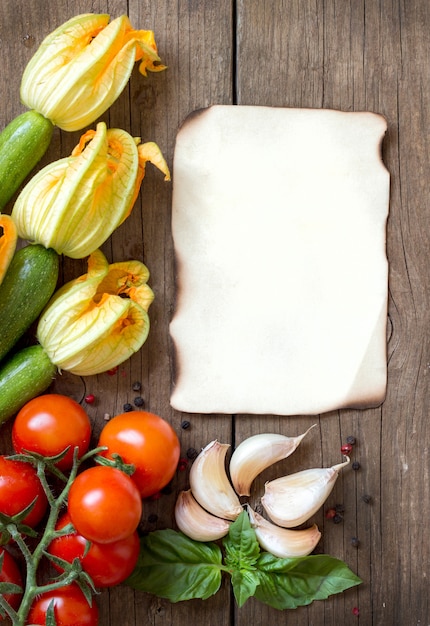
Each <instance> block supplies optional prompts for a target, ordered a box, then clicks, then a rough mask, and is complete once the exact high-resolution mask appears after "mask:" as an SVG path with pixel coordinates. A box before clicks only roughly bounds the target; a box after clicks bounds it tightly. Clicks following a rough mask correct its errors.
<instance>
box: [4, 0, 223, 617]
mask: <svg viewBox="0 0 430 626" xmlns="http://www.w3.org/2000/svg"><path fill="white" fill-rule="evenodd" d="M45 9H46V7H45V6H44V4H43V2H41V1H40V0H29V1H28V2H27V1H26V2H18V3H15V2H9V1H6V2H4V3H2V7H1V9H0V40H1V49H2V53H3V57H4V59H5V63H4V68H3V70H2V73H1V77H0V93H1V94H2V102H3V103H4V105H3V106H2V107H1V110H0V124H1V126H4V125H5V124H6V123H7V122H8V121H9V120H10V119H12V118H13V116H14V115H16V114H17V113H19V112H21V110H23V107H22V105H21V104H20V102H19V77H20V74H21V72H22V70H23V69H24V67H25V65H26V63H27V61H28V60H29V58H30V56H31V55H32V54H33V52H34V51H35V50H36V47H37V46H38V45H39V44H40V42H41V40H42V38H43V37H44V36H45V35H46V34H47V33H48V32H49V31H51V30H52V29H53V28H54V27H56V26H57V25H59V24H61V23H62V22H64V21H65V20H66V19H68V18H70V17H72V16H73V15H76V14H78V13H84V12H88V11H92V12H96V13H104V12H106V13H109V14H110V15H111V16H112V17H117V16H119V15H121V14H122V13H127V14H128V15H129V17H130V20H131V22H132V24H133V26H134V27H139V28H144V29H151V30H154V32H155V37H156V41H157V45H158V48H159V53H160V56H161V58H162V60H163V62H164V63H165V64H166V65H167V66H168V69H167V70H166V71H165V72H164V73H162V74H151V73H149V75H148V77H147V78H143V77H142V76H140V75H139V73H138V71H137V67H136V69H135V71H134V73H133V76H132V78H131V81H130V84H129V86H128V87H127V88H126V90H125V92H124V93H123V94H122V96H121V97H120V98H119V99H118V101H117V102H116V103H115V104H114V105H113V106H112V107H111V109H110V110H109V112H107V113H106V114H105V115H103V117H102V119H103V120H105V121H106V122H107V124H108V126H110V127H120V128H124V129H125V130H128V131H129V132H130V133H131V134H133V135H134V136H140V137H142V141H148V140H149V141H156V142H157V143H158V144H159V146H160V148H161V149H162V151H163V154H164V155H165V157H166V159H167V161H168V163H169V166H170V167H172V157H173V148H174V142H175V137H176V132H177V129H178V127H179V125H180V124H181V123H182V121H183V120H184V118H185V117H186V116H187V115H188V114H189V113H190V112H191V111H193V110H194V109H198V108H201V107H204V106H207V105H208V104H210V103H212V102H220V103H223V102H227V103H231V102H232V99H233V96H232V90H233V78H232V68H233V60H232V57H231V49H230V42H231V41H232V38H233V32H232V9H231V2H230V1H229V0H222V1H221V2H218V1H217V2H206V3H204V6H203V5H202V4H200V3H198V2H196V3H190V2H186V1H182V0H181V1H179V2H178V3H175V4H172V3H170V2H156V3H153V2H149V1H142V0H133V1H132V2H125V1H122V0H112V1H111V0H110V1H109V2H107V1H106V2H105V1H96V2H92V3H91V4H90V5H89V4H88V2H86V1H84V0H77V1H76V2H74V3H68V2H59V3H55V4H54V6H53V7H51V8H50V11H49V12H48V13H46V10H45ZM220 15H222V16H223V19H220ZM226 42H228V45H226ZM79 135H80V133H72V134H68V133H64V132H59V131H56V132H55V136H54V140H53V143H52V145H51V147H50V149H49V153H48V155H47V156H46V158H45V159H44V162H47V161H50V160H53V159H56V158H59V157H61V156H66V155H67V154H69V153H70V151H71V149H72V148H73V146H74V145H75V144H76V143H77V140H78V137H79ZM41 165H42V164H41ZM171 190H172V183H166V182H164V181H163V176H162V175H161V174H160V173H159V172H158V171H156V170H155V168H153V167H152V166H151V165H148V167H147V175H146V178H145V180H144V184H143V187H142V193H141V196H140V198H139V199H138V202H137V204H136V206H135V209H134V211H133V213H132V215H131V216H130V218H129V219H128V220H127V221H126V222H125V223H124V224H123V225H122V226H121V227H120V228H119V229H118V231H117V232H116V233H115V234H114V235H113V236H112V238H111V239H110V240H109V241H108V242H107V243H106V244H105V245H104V246H103V251H104V252H105V254H106V255H107V257H108V259H110V260H112V261H114V260H115V261H119V260H125V259H129V258H136V259H139V260H143V261H144V262H145V263H146V264H147V266H148V267H149V269H150V272H151V279H150V284H151V287H152V288H153V290H154V292H155V296H156V297H155V301H154V304H153V305H152V307H151V309H150V318H151V324H152V326H151V332H150V337H149V339H148V341H147V343H146V344H145V346H144V348H143V349H142V350H141V351H140V353H138V354H136V355H135V356H134V357H132V358H131V359H130V361H129V362H127V363H125V364H124V365H123V366H121V367H120V369H119V371H118V373H117V374H116V375H115V376H108V375H107V374H103V375H100V376H94V377H87V378H82V379H81V378H77V377H73V376H71V375H68V374H67V373H65V374H63V375H62V376H60V377H58V378H57V381H56V383H55V385H53V390H55V391H57V392H59V393H66V394H70V395H72V396H73V397H75V398H76V399H77V400H79V401H82V399H83V398H84V396H85V394H86V393H89V392H91V393H93V394H94V395H95V396H96V403H95V404H94V405H92V406H91V407H87V408H88V411H89V413H90V416H91V419H92V421H93V425H94V441H95V442H96V440H97V435H98V433H99V432H100V430H101V428H102V426H103V424H104V416H105V414H109V415H114V414H117V413H119V412H122V407H123V405H124V404H125V403H126V402H131V403H132V402H133V398H134V396H136V395H138V394H136V393H135V392H133V390H132V384H133V382H134V381H140V382H141V383H142V395H143V397H144V399H145V403H146V405H145V406H146V408H147V409H148V410H150V411H153V412H155V413H158V414H160V415H162V416H163V417H165V418H166V419H167V420H168V421H170V422H171V424H172V425H173V427H174V428H175V430H176V432H177V433H178V435H179V437H180V439H181V446H182V455H183V456H184V457H186V452H187V450H188V449H189V448H195V449H197V450H199V449H200V448H201V447H203V446H204V445H206V443H208V442H209V441H211V440H212V439H215V438H220V439H222V440H226V441H230V440H231V430H232V429H231V417H230V416H214V417H213V418H209V417H206V416H198V415H196V416H191V417H190V416H183V415H181V414H179V413H176V412H174V411H173V410H172V409H171V408H170V404H169V397H170V389H171V384H172V371H173V367H174V363H173V355H172V347H171V345H170V338H169V333H168V325H169V321H170V317H171V314H172V311H173V307H174V298H175V281H174V279H175V268H174V257H173V244H172V239H171V231H170V205H171ZM85 269H86V268H85V263H84V262H75V261H71V260H67V259H65V260H64V262H63V268H62V279H63V281H65V280H69V279H71V278H73V277H75V276H77V275H79V274H81V273H83V272H84V271H85ZM185 417H187V419H189V420H190V422H191V426H190V428H188V429H187V430H184V429H182V428H181V422H182V420H183V419H184V418H185ZM9 435H10V425H8V426H7V427H6V428H5V429H4V430H3V431H2V444H3V445H4V446H7V445H8V440H9ZM2 447H3V446H2ZM187 486H188V472H187V471H184V472H178V475H177V476H176V477H175V478H174V480H173V482H172V486H171V492H170V494H163V496H162V497H161V498H160V499H159V500H152V501H148V502H145V506H144V514H143V519H142V530H144V531H145V530H154V529H155V528H165V527H172V526H173V525H174V517H173V507H174V502H175V497H176V494H177V492H178V491H179V490H180V489H181V488H185V487H187ZM98 602H99V606H100V611H101V615H100V624H119V623H121V624H124V626H125V625H126V624H130V625H131V624H142V623H151V624H161V623H163V624H165V623H168V624H171V625H172V626H173V625H174V624H178V625H179V624H183V623H185V622H189V623H196V624H197V623H202V622H205V623H207V624H208V625H209V624H213V625H215V624H216V625H217V626H220V625H221V624H224V625H225V626H227V625H229V624H230V608H229V607H230V589H229V586H228V585H226V584H225V583H224V584H223V588H222V590H221V591H220V592H219V593H218V594H217V595H216V596H215V597H214V598H212V599H209V600H208V601H206V602H204V603H203V602H197V601H196V602H190V603H186V604H178V605H171V604H170V603H168V602H165V601H163V600H159V599H157V598H154V597H151V596H149V595H145V594H140V593H134V592H133V591H132V590H130V589H127V588H124V587H119V588H117V589H112V590H109V591H105V592H103V593H101V595H100V597H99V599H98Z"/></svg>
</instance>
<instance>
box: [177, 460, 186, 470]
mask: <svg viewBox="0 0 430 626" xmlns="http://www.w3.org/2000/svg"><path fill="white" fill-rule="evenodd" d="M187 467H188V460H187V459H179V463H178V470H179V471H180V472H184V471H185V470H186V469H187Z"/></svg>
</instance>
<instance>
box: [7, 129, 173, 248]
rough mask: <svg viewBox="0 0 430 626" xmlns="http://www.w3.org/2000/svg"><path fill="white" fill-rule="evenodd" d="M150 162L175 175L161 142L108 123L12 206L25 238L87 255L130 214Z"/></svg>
mask: <svg viewBox="0 0 430 626" xmlns="http://www.w3.org/2000/svg"><path fill="white" fill-rule="evenodd" d="M147 161H150V162H151V163H153V164H154V165H155V166H156V167H158V168H159V169H160V170H161V171H162V172H163V173H164V175H165V180H170V174H169V169H168V166H167V164H166V162H165V160H164V158H163V156H162V154H161V151H160V149H159V148H158V146H157V145H156V144H155V143H153V142H148V143H144V144H141V143H140V139H138V138H133V137H131V135H129V134H128V133H127V132H126V131H124V130H121V129H117V128H114V129H109V130H108V129H107V128H106V124H105V123H104V122H99V123H98V124H97V127H96V130H89V131H87V132H86V133H85V134H84V135H82V137H81V139H80V142H79V144H78V145H77V146H76V147H75V148H74V150H73V152H72V154H71V156H69V157H66V158H63V159H59V160H58V161H54V162H53V163H50V164H48V165H47V166H45V167H44V168H42V169H41V170H40V171H39V172H38V173H37V174H36V175H35V176H34V177H33V178H31V179H30V181H29V182H28V183H27V185H26V186H25V187H24V189H23V190H22V191H21V193H20V195H19V196H18V198H17V200H16V202H15V205H14V207H13V210H12V219H13V220H14V222H15V224H16V227H17V230H18V234H19V236H20V237H21V238H22V239H27V240H29V241H32V242H36V243H40V244H42V245H44V246H45V247H46V248H53V249H54V250H55V251H56V252H57V253H58V254H64V255H66V256H68V257H71V258H75V259H78V258H80V259H82V258H84V257H86V256H88V255H90V254H91V253H92V252H93V251H94V250H96V249H98V248H99V247H100V246H101V245H102V244H103V243H104V242H105V241H106V239H108V237H109V236H110V235H111V234H112V233H113V231H114V230H115V229H116V228H117V227H118V226H119V225H120V224H121V223H122V222H123V221H124V220H125V219H126V218H127V217H128V215H129V214H130V212H131V210H132V208H133V205H134V203H135V201H136V198H137V196H138V193H139V190H140V186H141V183H142V180H143V178H144V176H145V165H146V162H147Z"/></svg>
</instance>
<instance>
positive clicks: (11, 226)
mask: <svg viewBox="0 0 430 626" xmlns="http://www.w3.org/2000/svg"><path fill="white" fill-rule="evenodd" d="M17 239H18V233H17V229H16V226H15V222H14V221H13V220H12V218H11V217H10V216H9V215H4V214H2V213H0V285H1V284H2V282H3V278H4V276H5V274H6V272H7V269H8V267H9V265H10V262H11V261H12V257H13V255H14V254H15V249H16V243H17Z"/></svg>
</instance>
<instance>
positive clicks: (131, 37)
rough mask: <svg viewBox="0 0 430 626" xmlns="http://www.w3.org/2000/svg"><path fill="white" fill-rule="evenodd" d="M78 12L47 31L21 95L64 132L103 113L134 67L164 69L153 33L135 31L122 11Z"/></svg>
mask: <svg viewBox="0 0 430 626" xmlns="http://www.w3.org/2000/svg"><path fill="white" fill-rule="evenodd" d="M109 20H110V16H109V15H107V14H93V13H86V14H82V15H77V16H75V17H73V18H72V19H70V20H68V21H67V22H65V23H64V24H62V25H61V26H59V27H58V28H57V29H55V30H54V31H53V32H51V33H50V34H49V35H48V36H47V37H46V38H45V39H44V40H43V41H42V43H41V44H40V46H39V48H38V50H37V51H36V53H35V55H34V56H33V57H32V58H31V59H30V61H29V63H28V65H27V67H26V68H25V70H24V73H23V76H22V81H21V91H20V95H21V100H22V102H23V103H24V104H25V105H26V106H27V107H28V108H30V109H33V110H35V111H37V112H38V113H40V114H41V115H43V116H44V117H46V118H47V119H49V120H51V122H52V123H53V124H55V125H56V126H58V127H59V128H62V129H63V130H67V131H75V130H81V129H82V128H84V127H86V126H88V125H89V124H92V123H93V122H94V121H95V120H96V119H97V118H98V117H99V116H100V115H102V113H104V112H105V111H106V110H107V109H108V108H109V107H110V106H111V104H113V102H114V101H115V100H116V99H117V98H118V96H119V95H120V94H121V92H122V91H123V89H124V87H125V86H126V84H127V82H128V80H129V78H130V75H131V72H132V70H133V67H134V64H135V62H136V61H140V65H139V71H140V72H141V74H143V75H144V76H146V75H147V74H146V73H147V70H149V71H151V72H160V71H161V70H164V69H165V66H164V65H162V64H161V62H160V58H159V56H158V54H157V46H156V43H155V40H154V33H153V32H152V31H149V30H134V29H133V28H132V26H131V24H130V20H129V19H128V17H127V16H126V15H122V16H121V17H118V18H116V19H114V20H113V21H111V22H110V21H109Z"/></svg>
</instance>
